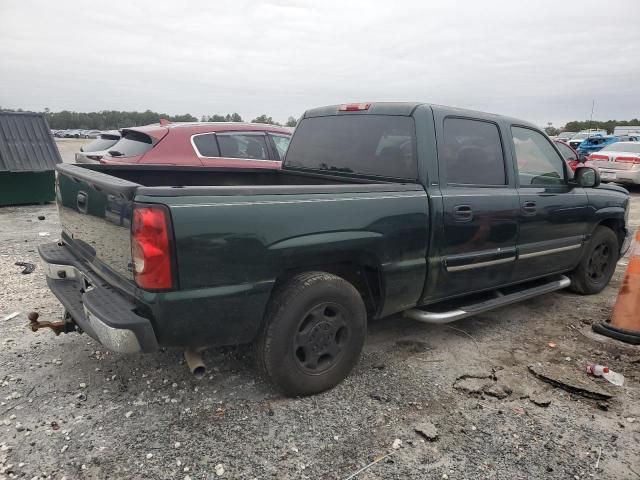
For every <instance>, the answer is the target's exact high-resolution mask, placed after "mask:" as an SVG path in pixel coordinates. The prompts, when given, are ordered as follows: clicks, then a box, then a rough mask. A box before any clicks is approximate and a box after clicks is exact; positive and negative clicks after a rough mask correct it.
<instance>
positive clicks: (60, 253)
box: [38, 243, 158, 353]
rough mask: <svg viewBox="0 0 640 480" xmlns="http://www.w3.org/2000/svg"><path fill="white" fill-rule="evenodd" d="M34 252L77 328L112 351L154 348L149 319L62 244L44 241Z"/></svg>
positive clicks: (55, 293) (155, 345) (155, 341)
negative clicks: (139, 313) (40, 260)
mask: <svg viewBox="0 0 640 480" xmlns="http://www.w3.org/2000/svg"><path fill="white" fill-rule="evenodd" d="M38 252H39V253H40V257H42V260H43V262H44V267H45V272H46V275H47V285H49V288H50V289H51V291H52V292H53V294H54V295H55V296H56V297H57V298H58V300H60V303H62V305H64V307H65V309H66V310H67V312H68V313H69V315H70V316H71V318H72V319H73V321H74V322H75V323H76V325H77V326H78V327H79V328H81V329H82V330H83V331H85V332H86V333H87V334H88V335H89V336H91V337H92V338H94V339H95V340H97V341H98V342H100V343H101V344H102V345H104V346H105V347H106V348H108V349H109V350H112V351H114V352H121V353H134V352H152V351H155V350H157V349H158V342H157V340H156V335H155V332H154V330H153V326H152V324H151V322H150V321H149V320H148V319H147V318H144V317H142V316H140V315H138V314H137V313H136V312H135V309H136V306H135V304H134V303H133V302H131V301H130V300H128V299H127V298H126V297H125V296H124V295H122V294H121V293H119V292H118V291H116V290H115V289H113V288H112V287H110V286H108V285H107V284H105V283H104V282H103V281H102V280H101V279H99V278H98V277H96V276H95V275H94V274H92V273H91V271H90V269H89V268H88V267H86V266H85V265H84V264H83V262H81V261H80V260H78V259H76V258H74V257H73V255H71V253H70V252H69V251H68V249H67V248H66V247H65V246H64V245H58V244H57V243H48V244H45V245H41V246H40V247H39V248H38Z"/></svg>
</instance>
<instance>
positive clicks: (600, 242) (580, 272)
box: [569, 226, 619, 295]
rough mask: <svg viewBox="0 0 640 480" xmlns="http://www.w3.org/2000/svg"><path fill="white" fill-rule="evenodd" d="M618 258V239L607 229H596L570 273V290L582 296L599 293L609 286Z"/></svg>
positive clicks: (601, 227)
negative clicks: (577, 263) (576, 265)
mask: <svg viewBox="0 0 640 480" xmlns="http://www.w3.org/2000/svg"><path fill="white" fill-rule="evenodd" d="M618 258H619V245H618V237H617V236H616V234H615V233H614V231H613V230H611V229H610V228H607V227H603V226H600V227H597V228H596V230H595V232H594V233H593V236H592V237H591V240H590V241H589V244H588V245H587V249H586V251H585V252H584V255H583V256H582V259H581V260H580V264H579V265H578V267H577V268H576V269H575V270H574V271H573V272H571V274H570V275H569V277H570V278H571V287H570V290H572V291H574V292H576V293H580V294H582V295H591V294H594V293H599V292H601V291H602V290H603V289H604V287H606V286H607V285H608V284H609V281H610V280H611V277H612V276H613V272H615V270H616V263H617V262H618Z"/></svg>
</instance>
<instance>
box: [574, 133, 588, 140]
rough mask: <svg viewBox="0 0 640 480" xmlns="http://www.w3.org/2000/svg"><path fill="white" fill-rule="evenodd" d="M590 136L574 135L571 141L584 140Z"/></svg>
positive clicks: (584, 134) (583, 134) (585, 134)
mask: <svg viewBox="0 0 640 480" xmlns="http://www.w3.org/2000/svg"><path fill="white" fill-rule="evenodd" d="M588 136H589V134H588V133H578V134H577V135H574V136H573V137H571V140H584V139H585V138H587V137H588Z"/></svg>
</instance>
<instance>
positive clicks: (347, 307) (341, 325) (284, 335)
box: [256, 272, 367, 396]
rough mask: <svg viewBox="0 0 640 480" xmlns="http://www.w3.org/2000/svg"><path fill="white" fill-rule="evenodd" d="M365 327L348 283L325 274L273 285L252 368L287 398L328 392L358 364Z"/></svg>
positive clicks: (364, 316)
mask: <svg viewBox="0 0 640 480" xmlns="http://www.w3.org/2000/svg"><path fill="white" fill-rule="evenodd" d="M366 323H367V314H366V309H365V306H364V302H363V301H362V297H361V296H360V294H359V293H358V290H356V288H355V287H354V286H353V285H352V284H351V283H349V282H347V281H346V280H344V279H343V278H340V277H338V276H336V275H332V274H329V273H325V272H308V273H303V274H300V275H297V276H295V277H293V278H292V279H290V280H289V281H288V282H287V283H285V284H284V285H282V286H280V287H278V289H277V290H276V292H275V293H274V296H273V297H272V299H271V302H270V304H269V307H268V308H267V313H266V316H265V325H264V329H263V332H262V335H261V336H260V338H259V339H258V341H257V343H256V357H257V361H258V365H259V367H260V368H261V370H262V371H263V372H264V373H265V374H266V376H267V377H268V378H269V379H270V380H271V382H272V383H273V384H275V385H276V386H277V387H278V388H279V389H280V390H281V391H282V392H284V393H285V394H286V395H288V396H303V395H311V394H314V393H319V392H322V391H325V390H328V389H330V388H332V387H334V386H336V385H337V384H338V383H340V382H341V381H342V380H343V379H344V378H345V377H346V376H347V375H348V374H349V372H350V371H351V370H352V368H353V367H354V366H355V364H356V363H357V362H358V359H359V358H360V352H361V351H362V347H363V345H364V340H365V336H366Z"/></svg>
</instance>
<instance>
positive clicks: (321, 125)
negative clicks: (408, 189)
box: [285, 115, 418, 180]
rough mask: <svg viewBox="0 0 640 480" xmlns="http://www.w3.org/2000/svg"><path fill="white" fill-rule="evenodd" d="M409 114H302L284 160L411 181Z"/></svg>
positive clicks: (414, 174) (413, 170)
mask: <svg viewBox="0 0 640 480" xmlns="http://www.w3.org/2000/svg"><path fill="white" fill-rule="evenodd" d="M415 143H416V142H415V127H414V123H413V118H411V117H405V116H392V115H334V116H327V117H312V118H305V119H303V120H302V121H301V122H300V123H299V124H298V126H297V127H296V131H295V134H294V135H293V138H292V139H291V143H290V144H289V148H288V150H287V153H286V157H285V164H286V165H287V166H290V167H300V168H306V169H314V170H326V171H330V172H343V173H354V174H363V175H375V176H382V177H392V178H402V179H408V180H415V179H416V178H417V175H418V172H417V162H416V154H415Z"/></svg>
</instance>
